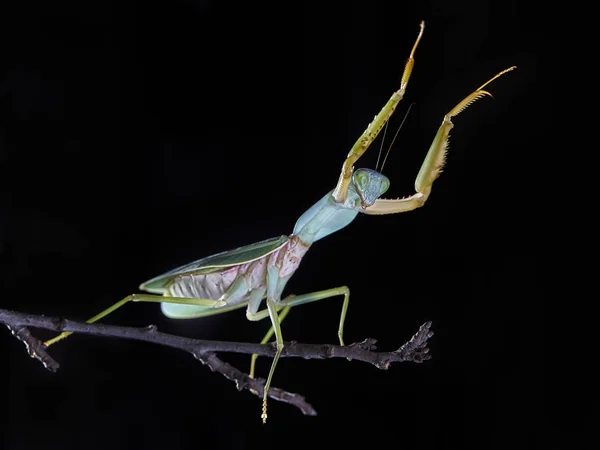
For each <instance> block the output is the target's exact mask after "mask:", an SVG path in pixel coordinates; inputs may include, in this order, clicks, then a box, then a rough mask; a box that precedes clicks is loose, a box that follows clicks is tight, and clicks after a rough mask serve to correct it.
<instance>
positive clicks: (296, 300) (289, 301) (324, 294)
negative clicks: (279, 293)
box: [250, 286, 350, 378]
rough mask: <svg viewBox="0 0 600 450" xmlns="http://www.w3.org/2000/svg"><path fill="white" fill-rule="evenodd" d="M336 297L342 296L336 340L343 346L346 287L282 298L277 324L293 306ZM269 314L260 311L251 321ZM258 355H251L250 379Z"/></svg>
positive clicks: (264, 341)
mask: <svg viewBox="0 0 600 450" xmlns="http://www.w3.org/2000/svg"><path fill="white" fill-rule="evenodd" d="M338 295H343V296H344V303H343V305H342V313H341V315H340V324H339V327H338V338H339V340H340V345H344V322H345V320H346V314H347V312H348V304H349V302H350V289H348V287H347V286H340V287H336V288H332V289H326V290H324V291H317V292H310V293H308V294H302V295H289V296H287V297H286V298H284V299H283V300H282V301H281V302H279V308H282V307H283V310H282V311H281V313H280V314H279V323H280V324H281V323H282V322H283V320H284V319H285V318H286V317H287V315H288V313H289V312H290V308H292V307H293V306H298V305H304V304H306V303H311V302H316V301H318V300H323V299H325V298H331V297H336V296H338ZM268 314H269V312H268V310H266V309H263V310H262V311H258V312H257V313H255V314H253V315H252V320H261V319H264V318H265V317H267V316H268ZM273 332H274V330H273V327H272V326H271V328H269V331H267V334H265V337H264V338H263V339H262V341H261V342H260V343H261V344H266V343H267V342H269V339H271V337H272V336H273ZM257 358H258V355H256V354H254V355H252V359H251V361H250V377H251V378H254V371H255V368H256V359H257Z"/></svg>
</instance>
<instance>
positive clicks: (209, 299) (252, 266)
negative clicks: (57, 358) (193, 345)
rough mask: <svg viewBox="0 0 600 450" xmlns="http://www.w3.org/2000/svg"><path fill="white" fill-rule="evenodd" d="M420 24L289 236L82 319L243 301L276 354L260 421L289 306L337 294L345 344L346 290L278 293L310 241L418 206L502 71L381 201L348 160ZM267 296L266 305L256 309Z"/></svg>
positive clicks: (206, 261)
mask: <svg viewBox="0 0 600 450" xmlns="http://www.w3.org/2000/svg"><path fill="white" fill-rule="evenodd" d="M424 28H425V24H424V22H421V28H420V32H419V34H418V36H417V39H416V41H415V43H414V45H413V48H412V51H411V52H410V56H409V57H408V60H407V62H406V65H405V68H404V73H403V75H402V79H401V82H400V88H399V89H398V90H397V91H396V92H394V93H393V95H392V97H391V98H390V100H389V101H388V102H387V103H386V104H385V106H384V107H383V109H382V110H381V112H380V113H379V114H378V115H377V116H375V118H374V119H373V121H372V122H371V123H370V124H369V126H368V127H367V129H366V130H365V131H364V132H363V134H362V135H361V136H360V137H359V139H358V140H357V141H356V143H355V144H354V146H353V147H352V149H351V150H350V152H349V153H348V156H347V157H346V160H345V161H344V163H343V165H342V170H341V173H340V176H339V180H338V183H337V185H336V187H335V189H334V190H332V191H331V192H328V193H327V194H326V195H325V196H324V197H323V198H322V199H321V200H319V201H318V202H317V203H315V204H314V205H313V206H312V207H311V208H309V209H308V210H307V211H306V212H305V213H304V214H303V215H302V216H300V218H299V219H298V221H297V222H296V225H295V227H294V231H293V233H292V234H291V235H289V236H281V237H277V238H273V239H269V240H266V241H262V242H258V243H255V244H251V245H248V246H245V247H241V248H238V249H235V250H231V251H226V252H223V253H219V254H217V255H213V256H209V257H207V258H203V259H200V260H198V261H195V262H192V263H190V264H187V265H185V266H182V267H179V268H176V269H174V270H171V271H170V272H167V273H165V274H163V275H161V276H158V277H156V278H153V279H151V280H149V281H146V282H145V283H142V284H141V285H140V290H142V291H146V292H147V293H145V294H132V295H129V296H127V297H125V298H124V299H123V300H121V301H119V302H117V303H115V304H114V305H112V306H111V307H110V308H108V309H106V310H104V311H102V312H101V313H100V314H98V315H96V316H94V317H92V318H91V319H89V320H88V322H89V323H93V322H96V321H97V320H100V319H102V318H103V317H105V316H107V315H108V314H110V313H111V312H113V311H114V310H116V309H118V308H120V307H121V306H123V305H124V304H125V303H127V302H130V301H133V302H158V303H161V309H162V312H163V313H164V314H165V315H166V316H168V317H171V318H177V319H191V318H199V317H205V316H210V315H214V314H220V313H224V312H228V311H232V310H234V309H239V308H242V307H244V306H247V310H246V316H247V318H248V320H252V321H256V320H261V319H264V318H266V317H269V318H270V319H271V323H272V326H271V329H270V330H269V332H268V333H267V335H266V336H265V337H264V339H263V341H262V342H263V343H266V342H268V340H269V339H270V338H271V336H272V335H273V333H274V334H275V338H276V343H277V352H276V355H275V357H274V359H273V362H272V364H271V369H270V371H269V376H268V378H267V381H266V384H265V389H264V397H263V407H262V415H261V417H262V419H263V422H265V421H266V419H267V394H268V391H269V386H270V385H271V380H272V378H273V374H274V372H275V367H276V366H277V361H278V359H279V356H280V354H281V351H282V349H283V345H284V344H283V337H282V333H281V322H282V321H283V320H284V318H285V317H286V316H287V314H288V312H289V311H290V309H291V308H292V307H294V306H297V305H302V304H305V303H310V302H314V301H317V300H322V299H325V298H331V297H335V296H342V295H343V296H344V301H343V306H342V312H341V317H340V322H339V328H338V337H339V341H340V345H344V340H343V330H344V319H345V317H346V312H347V309H348V302H349V299H350V291H349V289H348V287H346V286H342V287H337V288H332V289H327V290H323V291H319V292H312V293H308V294H302V295H290V296H288V297H285V298H284V299H281V295H282V293H283V290H284V288H285V286H286V284H287V282H288V280H289V279H290V278H291V276H292V275H293V274H294V272H295V271H296V269H297V268H298V266H299V265H300V261H301V260H302V257H303V256H304V254H305V253H306V252H307V251H308V249H309V248H310V246H311V245H312V244H313V243H314V242H316V241H318V240H319V239H321V238H324V237H325V236H327V235H329V234H331V233H333V232H335V231H338V230H340V229H341V228H344V227H345V226H346V225H348V224H350V222H352V221H353V220H354V219H355V218H356V216H357V215H358V213H359V212H360V213H364V214H368V215H378V214H395V213H401V212H406V211H411V210H413V209H416V208H419V207H421V206H423V204H424V203H425V201H426V200H427V198H428V197H429V195H430V193H431V188H432V185H433V182H434V181H435V179H436V178H437V177H438V176H439V175H440V172H441V169H442V167H443V165H444V161H445V157H446V151H447V143H448V136H449V133H450V130H451V129H452V128H453V126H454V125H453V123H452V118H453V117H455V116H457V115H458V114H460V113H461V112H462V111H463V110H464V109H465V108H467V107H468V106H469V105H471V104H472V103H473V102H475V101H476V100H478V99H480V98H482V97H484V96H486V95H490V94H489V92H487V91H485V90H483V88H484V87H485V86H487V85H488V84H489V83H491V82H492V81H493V80H495V79H496V78H498V77H500V76H501V75H503V74H504V73H506V72H508V71H511V70H513V69H514V68H515V67H514V66H513V67H510V68H508V69H506V70H503V71H501V72H500V73H498V74H497V75H495V76H494V77H492V78H491V79H490V80H489V81H487V82H486V83H484V84H483V85H482V86H480V87H479V88H478V89H476V90H475V91H474V92H472V93H471V94H469V95H468V96H467V97H465V98H464V99H463V100H462V101H460V102H459V103H458V104H457V105H456V106H455V107H454V108H452V109H451V110H450V112H448V113H447V114H446V115H445V116H444V120H443V121H442V124H441V126H440V128H439V129H438V131H437V134H436V136H435V138H434V140H433V143H432V144H431V147H430V149H429V152H428V153H427V156H426V157H425V160H424V162H423V164H422V166H421V169H420V170H419V173H418V175H417V178H416V181H415V191H416V193H415V194H413V195H410V196H408V197H405V198H401V199H396V200H390V199H382V198H380V197H381V196H382V195H383V194H384V193H385V192H386V191H387V190H388V187H389V185H390V181H389V180H388V178H387V177H386V176H384V175H382V174H381V173H379V172H377V171H375V170H371V169H356V170H355V168H354V164H355V163H356V162H357V161H358V159H359V158H360V157H361V156H362V155H363V154H364V153H365V152H366V150H367V149H368V148H369V146H370V145H371V143H372V142H373V141H374V140H375V138H376V137H377V136H378V134H379V132H380V131H381V130H382V128H383V127H384V125H385V124H386V123H387V121H388V120H389V118H390V117H391V116H392V114H393V113H394V111H395V109H396V106H397V105H398V103H399V102H400V100H402V98H403V96H404V92H405V90H406V87H407V85H408V81H409V79H410V76H411V73H412V70H413V66H414V55H415V51H416V49H417V46H418V45H419V42H420V40H421V37H422V35H423V30H424ZM265 299H266V305H267V307H266V309H263V310H260V311H259V307H260V304H261V303H262V301H263V300H265ZM70 334H71V333H69V332H65V333H62V334H60V335H59V336H57V337H55V338H54V339H51V340H49V341H47V342H46V343H45V344H46V346H50V345H52V344H53V343H55V342H57V341H59V340H61V339H63V338H65V337H67V336H69V335H70ZM255 361H256V355H253V357H252V362H251V368H250V376H252V377H253V376H254V367H255Z"/></svg>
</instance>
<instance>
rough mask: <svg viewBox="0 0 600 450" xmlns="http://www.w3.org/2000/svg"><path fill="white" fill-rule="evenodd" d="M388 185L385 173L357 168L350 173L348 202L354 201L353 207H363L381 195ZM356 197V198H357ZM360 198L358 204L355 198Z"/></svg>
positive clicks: (371, 203)
mask: <svg viewBox="0 0 600 450" xmlns="http://www.w3.org/2000/svg"><path fill="white" fill-rule="evenodd" d="M389 187H390V180H389V179H388V177H386V176H385V175H383V174H381V173H379V172H377V171H376V170H372V169H357V170H356V171H354V173H353V174H352V179H351V182H350V184H349V186H348V194H349V195H348V199H347V200H350V202H348V201H346V202H345V204H346V206H350V205H348V203H354V205H352V206H351V207H353V209H359V208H360V209H365V208H367V207H369V206H371V205H373V203H375V200H377V199H378V198H379V197H380V196H382V195H383V194H384V193H385V192H386V191H387V190H388V188H389ZM357 197H358V198H357ZM359 199H360V205H359V204H358V203H359V202H358V201H357V200H359Z"/></svg>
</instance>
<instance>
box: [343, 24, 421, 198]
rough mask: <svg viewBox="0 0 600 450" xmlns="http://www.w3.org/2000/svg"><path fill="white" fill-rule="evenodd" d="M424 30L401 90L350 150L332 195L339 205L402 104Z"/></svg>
mask: <svg viewBox="0 0 600 450" xmlns="http://www.w3.org/2000/svg"><path fill="white" fill-rule="evenodd" d="M423 30H425V22H421V25H420V30H419V34H418V36H417V39H416V41H415V43H414V45H413V48H412V50H411V52H410V55H409V56H408V59H407V60H406V64H405V66H404V72H403V73H402V79H401V80H400V89H398V90H397V91H396V92H394V93H393V94H392V97H391V98H390V99H389V100H388V102H387V103H386V104H385V105H384V106H383V108H382V109H381V111H380V112H379V114H377V115H376V116H375V118H374V119H373V121H372V122H371V123H370V124H369V126H368V127H367V129H366V130H365V131H364V132H363V134H362V135H361V136H360V137H359V138H358V140H357V141H356V143H355V144H354V145H353V146H352V148H351V149H350V152H349V153H348V156H347V157H346V160H345V161H344V164H343V165H342V171H341V173H340V178H339V179H338V183H337V185H336V187H335V189H334V191H333V194H332V195H333V198H334V199H335V201H336V202H337V203H344V202H345V201H346V197H347V195H348V187H349V186H350V180H351V178H352V174H353V173H354V164H355V163H356V161H358V159H359V158H360V157H361V156H362V155H363V154H364V153H365V152H366V151H367V149H368V148H369V146H370V145H371V144H372V143H373V141H374V140H375V139H376V138H377V136H378V135H379V132H380V131H381V130H382V129H383V127H384V125H385V124H386V123H387V121H388V120H389V118H390V117H391V116H392V114H394V111H395V110H396V106H398V103H400V101H401V100H402V98H403V97H404V92H405V91H406V87H407V86H408V81H409V80H410V75H411V74H412V70H413V67H414V65H415V52H416V51H417V47H418V46H419V42H420V41H421V37H422V36H423Z"/></svg>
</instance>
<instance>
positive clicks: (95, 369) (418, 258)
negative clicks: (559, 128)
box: [0, 1, 567, 450]
mask: <svg viewBox="0 0 600 450" xmlns="http://www.w3.org/2000/svg"><path fill="white" fill-rule="evenodd" d="M323 3H324V2H315V3H309V2H306V3H302V2H295V3H286V2H281V3H278V4H275V5H266V4H262V3H257V2H210V1H205V2H202V1H197V2H192V1H171V2H165V3H162V4H161V3H160V2H156V3H150V4H146V3H142V2H139V3H137V4H135V3H132V2H113V3H109V2H96V3H88V2H58V3H56V2H51V3H46V4H45V5H34V4H27V5H25V4H22V5H21V6H20V7H13V8H12V9H9V8H6V7H3V11H2V19H1V20H2V27H1V29H2V42H3V45H2V53H3V56H2V58H1V61H2V76H3V81H2V84H1V85H0V96H1V97H0V98H1V100H0V111H1V123H0V146H1V149H0V150H1V152H0V165H1V173H2V176H1V179H0V184H1V191H0V207H1V216H0V264H1V269H2V276H0V289H1V290H2V296H1V299H2V300H1V303H0V306H1V307H2V308H7V309H15V310H19V311H22V312H30V313H43V314H46V315H57V316H65V317H69V318H79V319H86V318H88V317H90V316H91V315H93V314H95V313H97V312H98V311H100V310H102V309H104V308H105V307H107V306H108V305H109V304H111V303H113V302H115V301H117V300H119V299H121V298H123V297H124V296H125V295H127V294H130V293H133V292H135V291H136V289H137V286H138V285H139V283H140V282H142V281H145V280H146V279H148V278H151V277H153V276H155V275H157V274H160V273H162V272H164V271H166V270H168V269H171V268H172V267H174V266H176V265H180V264H183V263H186V262H189V261H191V260H194V259H197V258H200V257H202V256H206V255H210V254H213V253H216V252H219V251H223V250H227V249H230V248H235V247H238V246H241V245H244V244H248V243H251V242H255V241H259V240H262V239H266V238H269V237H272V236H277V235H280V234H286V233H290V232H291V230H292V228H293V225H294V223H295V220H296V219H297V217H299V216H300V214H301V213H302V212H303V211H304V210H306V209H307V208H308V207H309V206H311V204H312V203H314V202H315V201H317V200H318V199H319V198H321V196H322V195H323V194H324V193H325V192H327V191H328V190H330V189H332V188H333V187H334V185H335V182H336V181H337V177H338V173H339V169H340V167H341V163H342V162H343V159H344V157H345V155H346V153H347V151H348V149H349V148H350V147H351V145H352V144H353V143H354V141H355V140H356V138H357V137H358V136H359V135H360V133H361V132H362V131H363V130H364V128H365V127H366V125H367V124H368V122H369V121H370V120H371V119H372V117H373V115H374V114H376V113H377V112H379V110H380V108H381V107H382V106H383V104H384V103H385V102H386V101H387V99H388V98H389V96H390V95H391V93H392V92H393V91H394V90H395V89H397V87H398V83H399V79H400V76H401V73H402V70H403V66H404V62H405V60H406V57H407V56H408V53H409V51H410V48H411V47H412V45H413V43H414V40H415V37H416V35H417V33H418V24H419V21H420V20H422V19H424V20H425V21H426V29H425V34H424V37H423V40H422V42H421V45H420V47H419V49H418V52H417V55H416V65H415V70H414V72H413V77H412V79H411V81H410V84H409V88H408V92H407V95H406V97H405V100H404V102H403V103H402V104H401V105H400V107H399V110H398V113H397V115H396V116H395V117H394V118H393V120H392V122H391V126H390V129H389V130H388V132H391V131H395V129H396V128H397V127H398V125H399V123H400V122H401V119H402V117H403V115H404V114H405V112H406V109H407V108H408V105H410V103H412V102H414V103H415V105H414V107H413V108H412V111H411V113H410V114H409V116H408V118H407V120H406V124H405V126H404V128H403V129H402V130H401V132H400V135H399V137H398V140H397V141H396V144H395V145H394V149H393V151H392V153H391V154H390V156H389V158H388V162H387V165H386V168H385V173H386V175H387V176H389V177H390V179H391V182H392V185H391V188H390V191H388V196H391V197H397V196H404V195H408V194H411V193H412V192H413V182H414V177H415V176H416V173H417V172H418V169H419V167H420V164H421V162H422V160H423V158H424V156H425V153H426V151H427V149H428V147H429V144H430V142H431V140H432V139H433V136H434V134H435V131H436V129H437V127H438V126H439V124H440V123H441V120H442V118H443V115H444V114H445V113H446V112H447V111H449V110H450V109H451V108H452V107H453V106H454V105H455V104H456V103H457V102H458V101H459V100H461V99H462V98H463V97H464V96H466V95H467V94H468V93H470V92H471V91H472V90H474V89H475V88H476V87H478V86H479V85H480V84H482V83H483V82H484V81H485V80H487V79H488V78H489V77H491V76H492V75H493V74H495V73H497V72H498V71H500V70H502V69H504V68H506V67H509V66H511V65H517V66H518V70H516V71H514V72H511V73H509V74H507V75H505V76H504V77H502V78H500V79H499V80H497V81H496V82H494V83H493V84H492V85H491V86H490V87H489V90H490V91H491V92H492V93H493V94H494V99H485V100H482V101H480V102H478V103H476V104H475V105H474V106H472V107H471V108H469V109H468V110H466V111H465V112H464V113H463V114H461V115H460V116H459V117H457V118H456V119H455V120H454V123H455V125H456V126H455V128H454V130H453V134H452V138H451V147H450V153H449V159H448V164H447V166H446V169H445V171H444V173H443V174H442V176H441V178H440V179H439V180H438V181H437V182H436V183H435V185H434V188H433V193H432V195H431V198H430V200H429V201H428V203H427V205H426V206H425V207H424V208H422V209H420V210H418V211H416V212H412V213H410V214H403V215H392V216H382V217H372V216H362V215H361V216H359V217H358V218H357V220H356V221H355V222H354V223H353V224H351V225H350V226H349V227H348V228H346V229H344V230H342V231H340V232H339V233H336V234H334V235H332V236H330V237H328V238H326V239H324V240H323V241H320V242H318V243H317V244H315V245H314V247H313V248H312V249H311V251H310V252H309V253H308V254H307V256H306V257H305V259H304V261H303V263H302V265H301V267H300V269H299V270H298V272H297V273H296V275H295V276H294V278H293V279H292V280H291V282H290V283H289V284H288V289H287V292H295V293H304V292H310V291H315V290H321V289H325V288H328V287H334V286H340V285H344V284H347V285H348V286H349V287H350V288H351V292H352V296H351V303H350V309H349V313H348V317H347V322H346V340H347V342H353V341H357V340H362V339H364V338H365V337H375V338H377V339H378V340H379V343H380V348H381V349H385V350H391V349H394V348H396V347H397V346H398V345H400V344H401V343H403V342H404V341H406V340H407V339H408V338H409V337H410V336H411V335H412V334H413V333H414V332H415V331H416V330H417V328H418V326H419V325H420V324H421V323H423V322H424V321H426V320H432V321H433V323H434V326H433V327H434V331H435V333H436V335H435V337H434V338H433V340H432V343H431V349H432V354H433V359H432V360H431V361H428V362H426V363H425V364H422V365H410V364H398V365H395V366H392V367H391V368H390V369H389V370H388V371H380V370H377V369H375V368H374V367H372V366H369V365H366V364H363V363H359V362H348V361H346V360H327V361H322V360H311V361H305V360H300V359H283V360H281V362H280V363H279V366H278V370H277V372H276V374H275V378H274V385H276V386H278V387H282V388H285V389H288V390H290V391H293V392H300V393H302V394H303V395H305V396H306V397H307V399H308V400H309V401H310V402H311V403H312V404H313V405H314V407H315V408H316V409H317V410H318V412H319V415H318V416H317V417H304V416H302V415H301V414H300V413H299V412H298V411H297V410H295V409H294V408H293V407H291V406H288V405H285V404H281V403H277V402H275V401H271V402H270V403H269V413H270V414H269V422H268V423H267V425H262V424H261V421H260V406H261V405H260V403H261V402H260V400H259V399H258V398H256V397H254V396H252V395H251V394H249V393H248V392H241V393H240V392H238V391H236V389H235V387H234V385H233V383H231V382H230V381H228V380H226V379H224V378H223V377H222V376H220V375H218V374H213V373H211V372H210V371H209V370H208V369H207V368H206V367H203V366H202V365H201V364H200V363H199V362H197V361H195V360H194V359H193V358H192V357H191V356H190V355H188V354H186V353H183V352H177V351H172V350H168V349H166V348H161V347H156V346H152V345H149V344H141V343H136V342H129V341H122V340H116V339H101V338H95V337H90V336H83V335H78V336H74V337H72V338H70V339H69V340H68V341H65V342H64V343H61V344H59V345H57V346H56V347H55V348H52V355H53V356H54V357H55V358H56V359H57V360H59V361H60V363H61V369H60V370H59V371H58V372H57V373H55V374H52V373H49V372H47V371H45V370H44V369H43V368H42V366H41V365H40V364H39V363H38V362H37V361H34V360H31V359H30V358H28V357H27V355H26V353H25V352H24V351H23V347H22V344H20V343H19V342H18V341H16V340H15V339H14V338H12V337H11V336H10V334H9V333H8V332H4V333H1V334H0V349H1V353H2V355H1V357H2V366H3V370H2V372H3V374H4V375H5V376H6V377H7V381H8V382H7V383H6V382H5V383H4V386H5V389H4V394H3V397H4V400H3V401H2V405H3V408H2V409H3V414H4V419H3V420H2V422H1V424H0V425H1V427H0V431H1V433H2V434H1V440H0V445H1V446H3V448H7V449H11V450H16V449H32V448H57V449H75V448H86V449H96V448H113V449H116V448H128V449H133V448H144V449H149V448H161V449H162V448H164V449H170V448H181V449H187V448H190V449H191V448H194V449H195V448H257V447H259V446H260V447H261V448H265V447H268V446H286V447H287V446H296V445H297V446H302V447H306V446H309V445H311V446H312V445H314V446H321V445H328V446H332V447H335V448H337V447H338V446H339V447H340V448H343V447H346V448H347V447H348V446H349V445H351V444H358V443H360V442H364V443H367V442H370V443H369V445H373V446H378V447H379V446H385V447H388V446H391V448H398V447H402V448H417V447H418V448H453V449H454V448H461V449H471V448H473V449H475V448H487V449H492V448H549V447H547V444H548V443H549V442H552V443H553V444H554V445H556V446H557V447H552V448H560V443H561V442H562V439H564V438H565V436H567V434H566V430H565V429H563V428H561V424H557V423H554V422H553V421H552V419H551V418H549V417H548V408H551V407H550V406H548V405H547V404H546V402H547V395H546V388H545V385H544V383H545V373H544V370H543V364H542V362H543V361H542V360H543V357H542V356H543V355H542V350H543V348H544V317H543V313H542V305H543V297H544V296H543V288H544V286H542V281H541V274H540V271H541V261H540V258H541V257H540V255H539V254H538V252H537V247H536V241H537V238H536V230H537V220H538V215H537V208H538V206H537V204H536V202H535V201H533V200H532V199H534V198H535V196H536V191H537V189H538V186H537V184H536V182H535V180H536V176H537V172H538V170H539V168H538V167H536V166H534V164H533V163H534V162H535V160H536V157H537V156H536V155H535V152H536V151H537V150H536V147H535V145H536V143H537V142H538V141H537V140H538V139H539V137H540V135H542V136H543V135H545V134H547V133H548V132H549V131H550V127H547V126H546V125H545V124H544V122H542V119H541V117H540V114H539V112H540V111H544V110H545V108H547V104H545V103H544V102H545V97H543V96H542V94H541V93H540V92H541V89H540V87H541V83H542V82H543V81H542V80H541V79H540V76H539V71H540V68H539V64H540V59H541V58H542V56H543V53H544V52H546V49H548V48H549V47H551V46H552V44H551V42H550V41H549V40H548V39H547V36H546V35H545V34H544V32H543V28H544V24H543V23H542V22H543V20H542V19H540V18H537V16H536V14H535V11H534V10H533V8H532V9H531V10H527V9H524V8H525V7H524V6H521V2H516V1H513V2H510V1H508V2H477V3H476V4H475V5H471V4H466V3H465V4H463V5H457V4H453V2H439V1H438V2H436V1H434V2H372V1H369V2H347V3H344V4H343V5H342V4H340V5H335V6H334V5H333V4H331V6H325V5H324V4H323ZM389 139H390V134H388V138H387V142H389ZM378 146H379V141H377V143H376V144H375V145H374V146H373V149H372V150H371V151H370V152H369V153H368V154H367V155H365V157H364V158H363V159H362V160H361V161H360V164H358V165H359V166H364V167H374V165H375V161H376V158H377V148H378ZM524 193H525V194H524ZM340 307H341V299H332V300H329V301H324V302H319V303H315V304H311V305H307V306H303V307H301V308H297V309H296V310H294V311H292V314H291V315H290V318H289V319H288V320H287V321H286V323H285V326H284V329H283V332H284V338H285V339H286V340H298V341H302V342H315V343H319V342H331V343H335V341H336V330H337V321H338V315H339V310H340ZM106 321H107V322H110V323H113V324H121V325H134V326H143V325H147V324H149V323H153V324H156V325H157V326H158V327H159V329H160V330H162V331H165V332H171V333H176V334H181V335H185V336H192V337H198V338H206V339H221V340H240V341H258V340H260V338H261V337H262V335H263V333H264V332H265V330H266V329H267V328H268V323H266V322H261V323H251V322H248V321H246V319H245V315H244V312H243V310H242V311H237V312H234V313H231V314H225V315H221V316H215V317H212V318H207V319H203V320H193V321H173V320H169V319H166V318H165V317H163V316H161V314H160V311H159V308H158V307H157V306H156V305H149V304H136V305H128V306H127V307H125V308H123V309H122V310H119V311H118V312H116V313H114V314H113V315H112V316H110V317H109V318H107V320H106ZM38 334H39V335H40V336H43V337H46V336H50V335H49V334H44V332H39V333H38ZM224 359H226V360H228V361H230V362H233V363H235V364H236V365H237V366H238V367H240V368H242V369H246V368H247V365H248V363H249V357H247V356H245V355H242V356H239V355H225V356H224ZM269 364H270V361H269V360H267V359H262V360H259V366H258V369H259V372H260V374H261V375H263V376H264V375H266V373H267V371H268V368H269Z"/></svg>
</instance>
